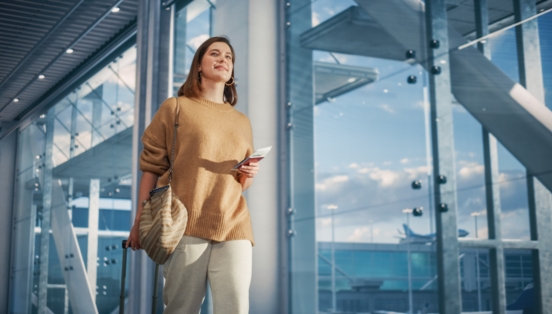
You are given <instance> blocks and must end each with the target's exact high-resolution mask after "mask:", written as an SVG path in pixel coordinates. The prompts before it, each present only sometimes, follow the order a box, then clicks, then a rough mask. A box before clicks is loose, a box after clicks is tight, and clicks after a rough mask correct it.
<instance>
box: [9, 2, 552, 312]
mask: <svg viewBox="0 0 552 314" xmlns="http://www.w3.org/2000/svg"><path fill="white" fill-rule="evenodd" d="M219 35H224V36H227V37H228V38H229V40H230V43H231V44H232V45H233V47H234V49H235V55H236V61H235V80H236V86H237V91H238V95H239V100H238V104H237V105H236V107H235V108H236V109H237V110H239V111H241V112H243V113H244V114H246V115H247V116H248V117H249V119H250V120H251V124H252V128H253V138H254V145H255V148H261V147H266V146H273V149H272V151H271V152H270V153H269V155H267V157H266V158H265V159H264V160H263V161H261V170H260V172H259V174H258V175H257V177H256V178H255V182H254V183H253V186H252V187H251V188H250V189H249V190H248V191H246V192H244V195H245V197H246V199H247V202H248V204H249V210H250V213H251V217H252V224H253V230H254V235H255V239H256V244H255V246H254V247H253V277H252V282H251V289H250V313H252V314H330V313H339V314H369V313H370V314H376V313H379V314H384V313H409V314H415V313H420V314H422V313H423V314H428V313H443V314H458V313H509V314H528V313H531V314H537V313H548V314H552V197H551V195H552V194H551V191H552V162H551V160H552V111H551V108H552V0H0V213H1V215H2V216H3V219H2V220H1V221H0V228H1V230H2V237H1V239H0V250H2V253H1V254H0V278H2V279H3V280H1V284H0V313H10V314H11V313H14V314H16V313H17V314H27V313H28V314H31V313H39V314H49V313H55V314H72V313H75V314H81V313H96V314H112V313H113V314H115V313H120V312H121V309H122V308H123V307H124V309H125V310H124V312H125V313H150V312H151V311H152V309H155V310H156V312H157V313H162V312H163V309H164V305H163V295H162V290H163V281H164V280H163V276H162V272H159V273H156V272H155V264H154V263H153V262H152V261H151V260H150V259H149V258H148V257H147V255H146V254H145V253H144V252H142V251H131V250H128V252H127V254H128V255H127V257H126V258H123V248H122V240H125V239H127V237H128V235H129V231H130V228H131V227H132V223H133V221H134V217H135V214H136V207H137V206H136V204H137V201H138V200H137V195H138V190H139V182H140V178H141V172H140V170H139V165H138V156H139V155H140V152H141V150H142V148H143V146H142V142H141V136H142V133H143V132H144V129H145V128H146V127H147V126H148V124H149V123H150V121H151V119H152V117H153V116H154V114H155V112H156V111H157V109H158V108H159V106H160V104H161V103H162V102H163V101H164V100H165V99H167V98H168V97H172V96H175V95H176V93H177V91H178V89H179V88H180V86H181V85H182V84H183V82H184V81H185V80H186V78H187V77H188V74H189V69H190V66H191V64H192V59H193V57H194V54H195V53H196V50H197V49H198V47H199V46H200V45H201V44H202V43H203V42H204V41H205V40H206V39H208V38H209V37H211V36H219ZM183 127H186V126H183ZM176 171H177V170H176ZM123 268H124V269H125V270H126V272H125V273H126V275H125V276H122V271H123ZM156 276H157V277H156ZM121 287H123V288H121ZM155 293H158V296H157V298H156V299H155V298H153V297H152V296H153V295H154V294H155ZM212 313H214V311H213V302H212V295H211V294H210V290H209V289H207V291H206V296H205V299H204V301H203V304H202V307H201V314H212ZM215 314H220V313H215Z"/></svg>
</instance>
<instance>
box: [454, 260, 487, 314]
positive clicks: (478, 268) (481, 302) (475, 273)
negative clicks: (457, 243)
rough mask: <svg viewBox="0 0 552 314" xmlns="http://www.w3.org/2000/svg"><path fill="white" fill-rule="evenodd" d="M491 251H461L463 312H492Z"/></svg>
mask: <svg viewBox="0 0 552 314" xmlns="http://www.w3.org/2000/svg"><path fill="white" fill-rule="evenodd" d="M489 267H490V266H489V250H485V249H462V250H460V274H461V278H462V311H463V312H466V313H469V312H484V311H492V303H491V301H492V294H491V293H492V292H491V279H490V269H489Z"/></svg>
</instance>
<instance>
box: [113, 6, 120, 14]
mask: <svg viewBox="0 0 552 314" xmlns="http://www.w3.org/2000/svg"><path fill="white" fill-rule="evenodd" d="M119 11H121V9H120V8H119V7H113V9H111V12H113V13H117V12H119Z"/></svg>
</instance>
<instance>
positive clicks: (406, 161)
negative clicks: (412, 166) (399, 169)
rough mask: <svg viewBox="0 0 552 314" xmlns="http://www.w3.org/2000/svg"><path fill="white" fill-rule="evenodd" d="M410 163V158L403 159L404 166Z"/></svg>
mask: <svg viewBox="0 0 552 314" xmlns="http://www.w3.org/2000/svg"><path fill="white" fill-rule="evenodd" d="M409 162H410V160H409V159H408V158H403V159H401V164H403V165H404V164H407V163H409Z"/></svg>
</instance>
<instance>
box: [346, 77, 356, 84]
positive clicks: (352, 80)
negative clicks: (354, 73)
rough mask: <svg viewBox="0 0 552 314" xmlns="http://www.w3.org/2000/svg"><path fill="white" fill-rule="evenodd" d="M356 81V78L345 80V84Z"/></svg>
mask: <svg viewBox="0 0 552 314" xmlns="http://www.w3.org/2000/svg"><path fill="white" fill-rule="evenodd" d="M356 80H357V79H356V78H354V77H351V78H350V79H348V80H347V82H349V83H352V82H354V81H356Z"/></svg>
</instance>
